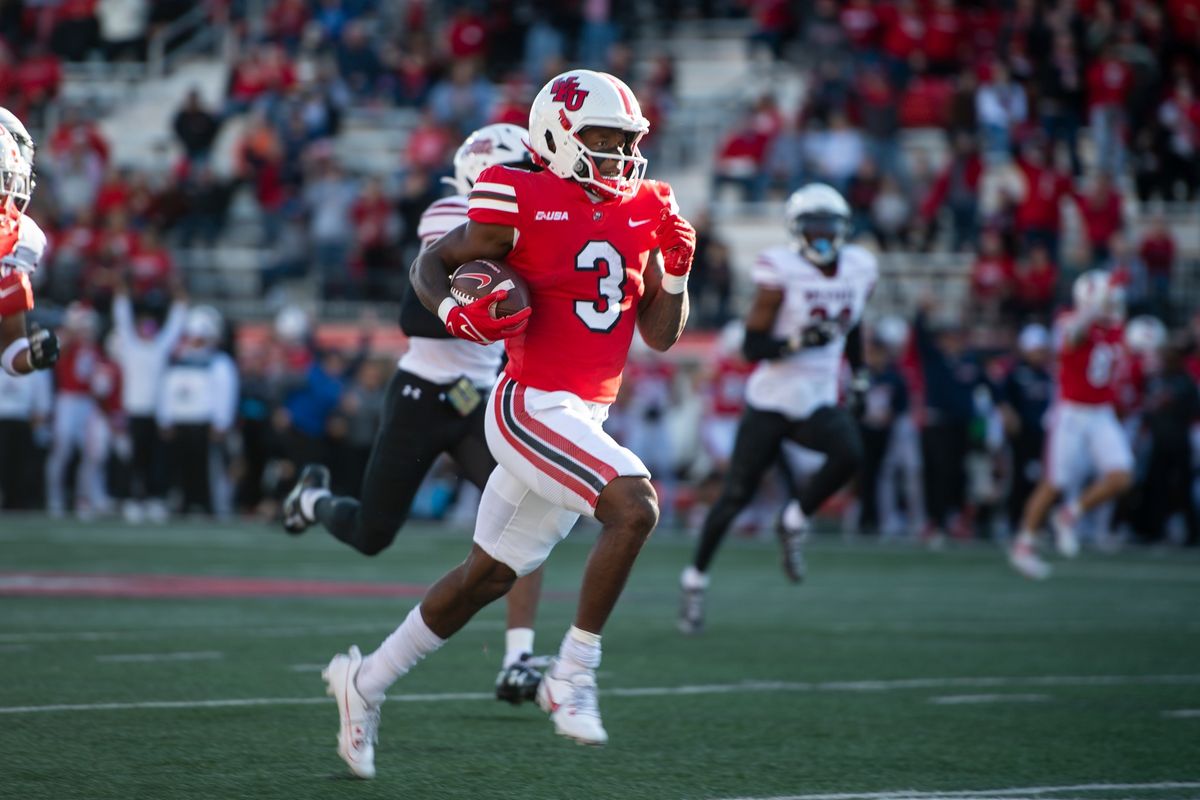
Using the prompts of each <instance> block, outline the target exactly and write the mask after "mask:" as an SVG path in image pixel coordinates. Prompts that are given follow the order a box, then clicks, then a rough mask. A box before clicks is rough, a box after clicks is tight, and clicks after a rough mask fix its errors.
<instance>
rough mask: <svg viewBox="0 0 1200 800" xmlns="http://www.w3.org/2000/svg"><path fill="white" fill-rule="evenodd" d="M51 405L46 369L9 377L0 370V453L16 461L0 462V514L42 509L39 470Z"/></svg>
mask: <svg viewBox="0 0 1200 800" xmlns="http://www.w3.org/2000/svg"><path fill="white" fill-rule="evenodd" d="M53 402H54V386H53V380H52V378H51V375H50V371H49V370H35V371H34V372H32V373H30V374H28V375H20V376H17V375H9V374H8V373H7V372H5V371H4V370H0V453H20V454H21V457H20V458H12V457H6V458H4V459H2V460H0V511H34V510H39V509H41V508H42V507H43V498H42V495H43V494H44V490H43V486H42V484H43V480H42V479H41V478H39V476H38V472H39V467H40V466H41V462H42V459H43V454H44V445H39V444H38V440H44V439H45V433H46V424H47V422H48V421H49V420H50V410H51V408H52V404H53Z"/></svg>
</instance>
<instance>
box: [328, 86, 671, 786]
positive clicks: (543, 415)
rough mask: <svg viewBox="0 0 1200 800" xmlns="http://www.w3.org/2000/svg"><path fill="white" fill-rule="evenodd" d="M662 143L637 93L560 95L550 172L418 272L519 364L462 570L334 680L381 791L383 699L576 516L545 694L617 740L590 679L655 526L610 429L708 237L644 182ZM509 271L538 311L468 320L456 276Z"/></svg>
mask: <svg viewBox="0 0 1200 800" xmlns="http://www.w3.org/2000/svg"><path fill="white" fill-rule="evenodd" d="M648 129H649V123H648V122H647V121H646V119H645V117H643V116H642V113H641V109H640V108H639V106H638V103H637V100H636V98H635V97H634V96H633V93H632V92H631V91H630V90H629V87H627V86H626V85H625V84H624V83H622V82H621V81H619V80H617V79H616V78H614V77H612V76H611V75H606V74H604V73H598V72H592V71H589V70H572V71H570V72H566V73H563V74H562V75H559V76H558V77H556V78H554V79H553V80H551V81H550V82H549V83H548V84H546V86H545V87H544V88H543V89H542V90H541V91H540V92H539V93H538V95H537V97H536V98H535V99H534V102H533V107H532V109H531V110H530V115H529V134H530V143H531V148H532V150H533V151H534V154H535V155H536V156H537V160H538V161H539V162H540V164H541V166H542V169H540V170H537V171H533V172H530V171H524V170H515V169H509V168H507V167H504V166H495V167H491V168H490V169H487V170H485V171H484V172H483V173H481V174H480V176H479V180H478V181H477V182H476V183H475V186H474V187H473V188H472V190H471V193H470V195H469V196H468V211H467V216H468V219H469V222H468V223H467V224H466V225H464V226H462V227H459V228H456V229H455V230H454V231H451V232H450V233H448V234H446V235H445V236H443V237H442V238H441V239H439V240H438V241H437V242H436V243H435V244H433V245H432V246H431V247H429V248H428V249H426V250H424V251H423V252H422V253H421V254H420V255H419V256H418V257H417V260H416V261H415V262H414V263H413V268H412V281H413V287H414V289H415V290H416V292H417V294H418V296H419V297H420V298H421V302H422V303H424V305H425V306H426V307H427V308H429V309H430V310H436V311H437V312H438V315H439V316H440V317H441V319H442V320H443V322H444V323H445V325H446V328H447V329H448V330H449V331H450V332H451V333H453V334H454V335H456V336H458V337H460V338H463V339H468V340H470V341H474V342H477V343H479V344H487V343H489V342H492V341H496V340H499V339H507V350H508V357H509V361H508V364H507V366H506V367H505V370H504V373H503V374H502V375H501V376H500V379H499V380H498V381H497V383H496V387H495V389H494V390H493V392H492V396H491V398H490V400H489V407H488V417H487V441H488V446H489V447H490V449H491V451H492V454H493V455H494V456H495V457H496V461H497V463H498V466H497V467H496V469H495V471H494V472H492V475H491V477H490V478H489V480H488V483H487V487H486V488H485V489H484V493H483V497H482V499H481V500H480V505H479V515H478V518H477V521H476V527H475V541H474V544H473V545H472V548H471V552H470V554H469V555H468V556H467V558H466V560H465V561H464V562H463V563H462V564H460V565H459V566H458V567H456V568H454V569H453V570H451V571H450V572H449V573H447V574H446V576H445V577H443V578H442V579H441V580H439V581H438V582H437V583H436V584H434V586H433V587H432V588H430V590H429V592H428V593H427V594H426V595H425V597H424V599H423V600H422V601H421V604H420V605H419V606H417V607H416V608H414V609H413V610H412V612H411V613H410V614H409V615H408V617H407V619H405V621H404V623H403V624H402V625H401V626H400V627H399V628H397V630H396V631H395V632H394V633H393V634H392V635H391V636H389V637H388V638H387V640H385V641H384V642H383V644H382V645H381V646H380V647H379V649H378V650H376V651H375V652H373V653H371V654H370V655H368V656H366V657H363V656H362V655H361V654H360V653H359V651H358V649H357V648H354V647H352V648H351V649H350V652H349V654H339V655H337V656H335V657H334V658H333V660H332V661H331V662H330V664H329V666H328V668H327V669H326V670H325V672H324V676H325V680H326V682H327V685H328V691H329V693H330V694H331V695H332V696H334V697H335V698H337V700H338V707H339V715H340V717H341V729H340V731H339V734H338V753H339V755H341V757H342V758H343V759H344V760H345V761H346V763H347V764H348V765H349V766H350V768H351V770H352V771H353V772H354V773H355V774H357V775H360V776H362V777H371V776H373V775H374V774H375V767H374V740H375V735H376V730H377V724H378V719H379V704H380V703H381V702H382V700H383V697H384V691H385V690H386V689H387V687H388V686H390V685H391V684H392V683H393V682H394V681H395V680H396V679H397V678H399V677H400V676H401V675H403V674H405V673H406V672H408V670H409V669H411V668H412V667H413V666H414V665H415V664H416V663H417V662H418V661H419V660H420V659H421V658H423V657H424V656H425V655H427V654H428V653H430V652H432V651H434V650H436V649H437V648H438V647H440V646H441V645H442V643H443V642H444V641H445V640H446V639H447V638H448V637H450V636H451V635H453V634H454V633H455V632H457V631H458V630H459V629H460V628H462V627H463V625H465V624H466V623H467V622H468V621H469V620H470V619H471V618H472V617H473V616H474V615H475V613H476V612H478V611H479V610H480V609H481V608H483V607H484V606H486V605H487V604H489V603H491V602H492V601H493V600H495V599H497V598H499V597H501V596H503V595H504V594H505V593H506V592H507V591H508V590H509V588H510V587H511V586H512V584H513V582H514V581H515V580H516V579H517V577H518V576H519V575H524V574H527V573H529V572H531V571H532V570H534V569H536V568H537V567H538V565H539V564H541V563H542V562H543V561H544V560H545V559H546V557H547V556H548V555H549V554H550V551H551V550H552V549H553V548H554V545H555V544H557V543H558V542H559V541H560V540H561V539H562V538H563V537H565V536H566V535H567V534H568V533H569V532H570V529H571V527H572V525H573V524H574V523H575V521H576V520H577V519H578V518H579V516H581V515H587V516H590V517H594V518H595V519H596V520H598V521H599V522H600V523H601V524H602V526H603V528H602V530H601V533H600V535H599V537H598V539H597V541H596V545H595V547H594V549H593V550H592V554H591V557H590V558H589V560H588V564H587V568H586V571H585V573H584V577H583V585H582V587H581V592H580V602H579V607H578V610H577V612H576V617H575V624H574V625H573V626H572V627H571V629H570V630H569V632H568V633H567V635H566V637H565V638H564V639H563V643H562V647H561V649H560V651H559V656H558V658H557V659H556V660H555V661H554V662H553V663H552V664H551V666H550V667H549V669H548V670H547V672H546V674H545V676H544V678H543V680H542V682H541V685H540V686H539V689H538V702H539V704H540V705H541V706H542V708H543V709H545V710H546V711H548V712H549V713H550V716H551V719H552V721H553V722H554V725H555V728H556V730H557V731H558V732H559V733H560V734H563V735H565V736H569V737H571V738H574V739H576V740H577V741H580V742H584V743H589V744H603V743H604V742H605V741H607V739H608V735H607V733H606V732H605V730H604V727H603V725H602V724H601V720H600V711H599V707H598V704H597V698H596V678H595V671H596V668H597V667H598V666H599V664H600V634H601V631H602V630H603V628H604V624H605V622H606V621H607V619H608V616H609V614H610V613H611V612H612V609H613V606H614V605H615V604H616V601H617V598H618V596H619V595H620V593H621V589H622V587H623V586H624V584H625V580H626V578H627V577H628V575H629V571H630V569H631V568H632V566H633V562H634V560H635V559H636V557H637V554H638V552H639V551H640V549H641V547H642V544H643V543H644V542H645V540H646V538H647V537H648V536H649V535H650V532H651V531H652V530H653V529H654V526H655V524H656V523H657V521H658V501H657V498H656V496H655V493H654V489H653V488H652V487H651V485H650V480H649V473H648V471H647V470H646V468H645V467H644V466H643V465H642V462H641V461H640V459H638V457H637V456H636V455H634V454H633V453H632V452H631V451H629V450H627V449H626V448H624V447H621V446H620V445H618V444H617V443H616V442H615V441H614V440H613V439H612V437H610V436H609V435H608V434H606V433H605V432H604V430H603V429H602V427H601V423H602V422H603V420H604V418H605V416H606V414H607V410H608V405H609V404H610V403H611V402H612V401H613V399H614V398H615V397H616V394H617V390H618V388H619V387H620V383H621V373H622V370H623V369H624V367H625V361H626V356H627V354H628V350H629V346H630V341H631V339H632V337H633V331H634V326H635V325H636V326H637V328H638V330H639V331H640V333H641V335H642V337H643V338H644V339H645V341H646V343H647V344H649V345H650V346H651V347H653V348H655V349H657V350H666V349H668V348H669V347H671V345H673V344H674V343H675V341H676V340H677V339H678V338H679V335H680V333H681V332H682V330H683V326H684V323H685V322H686V320H687V309H688V303H687V294H686V288H687V276H688V271H689V270H690V268H691V262H692V255H693V251H694V249H695V231H694V230H693V228H692V226H691V225H689V224H688V223H687V221H686V220H684V219H683V218H682V217H680V216H679V213H678V210H677V207H676V204H675V201H674V197H673V196H672V193H671V189H670V187H668V186H667V185H665V184H662V183H657V182H654V181H648V180H643V176H644V173H645V167H646V160H645V159H644V158H643V157H642V156H641V154H640V152H639V151H638V141H639V140H640V139H641V138H642V136H643V135H644V134H645V133H646V131H647V130H648ZM479 258H486V259H494V260H501V259H502V260H506V261H507V262H508V263H509V264H510V265H511V266H512V267H513V268H514V269H515V270H516V271H517V272H518V273H520V275H521V276H522V277H523V278H524V280H525V282H526V283H527V284H528V286H529V290H530V294H531V298H532V299H531V308H529V309H525V310H522V311H521V312H519V313H517V314H514V315H512V316H509V317H505V318H502V319H496V318H494V317H493V316H492V313H491V308H492V306H493V304H494V303H496V302H497V301H498V300H501V299H503V297H504V295H503V294H502V293H501V292H496V293H493V294H491V295H489V296H487V297H484V298H482V299H480V300H477V301H475V302H473V303H470V304H468V305H464V306H460V305H458V304H457V303H456V302H455V301H454V300H453V299H452V298H451V296H450V280H449V276H450V274H451V273H452V272H453V271H454V270H455V269H456V268H457V267H458V266H459V265H460V264H463V263H466V262H468V261H471V260H473V259H479Z"/></svg>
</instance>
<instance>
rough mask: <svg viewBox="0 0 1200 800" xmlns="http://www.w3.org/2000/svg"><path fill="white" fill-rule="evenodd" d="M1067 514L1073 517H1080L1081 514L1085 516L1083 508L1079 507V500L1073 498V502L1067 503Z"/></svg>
mask: <svg viewBox="0 0 1200 800" xmlns="http://www.w3.org/2000/svg"><path fill="white" fill-rule="evenodd" d="M1067 516H1069V517H1070V518H1071V519H1079V518H1080V517H1081V516H1083V509H1081V508H1080V507H1079V501H1078V500H1072V501H1071V502H1069V503H1067Z"/></svg>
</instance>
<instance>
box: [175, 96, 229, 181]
mask: <svg viewBox="0 0 1200 800" xmlns="http://www.w3.org/2000/svg"><path fill="white" fill-rule="evenodd" d="M171 128H172V129H173V130H174V131H175V135H176V136H177V137H178V138H179V143H180V144H181V145H182V146H183V154H184V157H185V158H186V159H187V162H188V168H189V169H196V168H198V167H200V166H203V165H204V164H206V163H207V162H208V157H209V154H210V153H211V152H212V146H213V142H215V141H216V139H217V133H218V132H219V131H220V130H221V121H220V120H219V119H217V116H216V115H215V114H213V112H211V111H209V110H208V109H207V108H206V107H205V105H204V101H203V100H202V99H201V98H200V90H199V89H196V88H193V89H191V90H189V91H188V94H187V98H186V99H185V100H184V101H183V105H182V106H181V107H180V109H179V111H177V112H175V119H174V120H172V122H171Z"/></svg>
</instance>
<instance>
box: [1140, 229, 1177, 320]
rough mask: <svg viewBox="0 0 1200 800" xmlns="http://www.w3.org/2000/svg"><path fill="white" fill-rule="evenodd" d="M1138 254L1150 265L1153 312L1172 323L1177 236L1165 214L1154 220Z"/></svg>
mask: <svg viewBox="0 0 1200 800" xmlns="http://www.w3.org/2000/svg"><path fill="white" fill-rule="evenodd" d="M1138 255H1140V256H1141V258H1142V262H1143V263H1144V264H1145V265H1146V273H1147V278H1148V279H1149V283H1150V287H1149V288H1150V313H1151V314H1154V315H1155V316H1157V317H1158V318H1159V319H1161V320H1162V321H1163V322H1165V323H1166V324H1167V325H1170V324H1171V316H1172V315H1171V271H1172V270H1173V269H1174V267H1175V237H1174V236H1172V235H1171V229H1170V228H1168V227H1167V221H1166V219H1164V218H1163V216H1162V215H1161V214H1160V215H1157V216H1155V217H1153V218H1152V219H1151V220H1150V226H1149V228H1147V230H1146V233H1145V234H1144V235H1143V236H1142V241H1141V243H1140V245H1139V247H1138Z"/></svg>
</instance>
